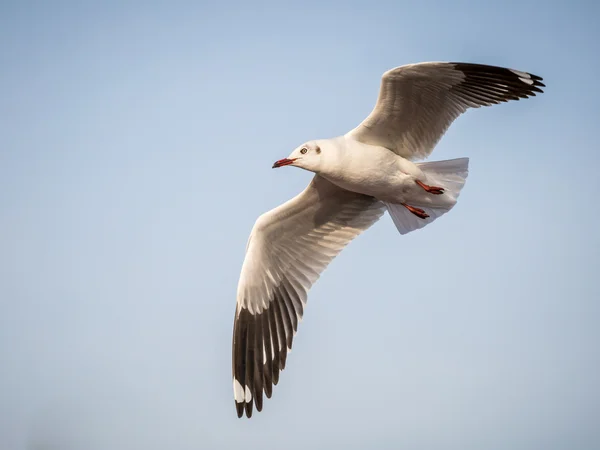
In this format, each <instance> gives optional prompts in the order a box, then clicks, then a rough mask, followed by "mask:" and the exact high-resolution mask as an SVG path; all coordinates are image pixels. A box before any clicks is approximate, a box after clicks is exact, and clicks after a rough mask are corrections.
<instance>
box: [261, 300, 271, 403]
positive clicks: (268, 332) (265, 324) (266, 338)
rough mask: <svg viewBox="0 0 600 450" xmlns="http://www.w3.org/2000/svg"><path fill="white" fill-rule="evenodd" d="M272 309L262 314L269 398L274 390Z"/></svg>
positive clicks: (265, 384) (265, 373)
mask: <svg viewBox="0 0 600 450" xmlns="http://www.w3.org/2000/svg"><path fill="white" fill-rule="evenodd" d="M270 309H271V308H270V307H269V308H268V309H267V310H265V311H263V312H262V314H261V322H262V329H263V345H264V353H265V358H264V359H265V360H264V361H263V371H264V389H265V395H266V396H267V398H271V394H272V392H273V348H272V347H271V346H272V345H273V344H272V340H271V329H270V324H269V322H270V320H269V315H270V314H269V313H270V312H269V310H270Z"/></svg>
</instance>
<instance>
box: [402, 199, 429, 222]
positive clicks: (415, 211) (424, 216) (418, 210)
mask: <svg viewBox="0 0 600 450" xmlns="http://www.w3.org/2000/svg"><path fill="white" fill-rule="evenodd" d="M401 205H402V206H404V207H405V208H406V209H408V210H409V211H410V212H411V213H413V214H414V215H415V216H417V217H419V218H420V219H427V218H428V217H429V214H427V213H426V212H425V211H423V210H422V209H421V208H415V207H414V206H410V205H407V204H406V203H401Z"/></svg>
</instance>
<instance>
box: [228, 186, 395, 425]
mask: <svg viewBox="0 0 600 450" xmlns="http://www.w3.org/2000/svg"><path fill="white" fill-rule="evenodd" d="M384 212H385V206H384V205H383V204H382V203H381V202H379V201H377V200H376V199H374V198H373V197H368V196H366V195H362V194H356V193H353V192H349V191H346V190H343V189H341V188H338V187H337V186H335V185H333V184H332V183H330V182H329V181H327V180H325V179H324V178H322V177H320V176H318V175H316V176H315V177H314V178H313V180H312V181H311V183H310V184H309V185H308V187H307V188H306V189H305V190H304V191H303V192H301V193H300V194H298V195H297V196H296V197H295V198H293V199H291V200H289V201H288V202H286V203H284V204H283V205H281V206H279V207H277V208H275V209H273V210H271V211H269V212H267V213H265V214H263V215H262V216H260V217H259V218H258V220H257V221H256V223H255V225H254V228H253V229H252V232H251V234H250V239H249V241H248V246H247V249H246V257H245V260H244V264H243V266H242V272H241V275H240V281H239V285H238V293H237V305H236V312H235V319H234V325H233V390H234V398H235V404H236V408H237V414H238V417H241V416H242V415H243V412H244V408H245V410H246V415H247V416H248V417H251V416H252V404H253V402H256V409H257V410H258V411H261V410H262V401H263V397H262V395H263V390H264V392H265V394H266V396H267V397H269V398H270V397H271V393H272V389H273V384H277V382H278V380H279V372H280V371H281V370H283V369H284V367H285V360H286V356H287V352H288V351H289V350H291V348H292V339H293V337H294V335H295V333H296V330H297V327H298V322H299V321H300V320H301V319H302V313H303V309H304V307H305V305H306V298H307V292H308V290H309V289H310V287H311V286H312V285H313V283H314V282H315V281H316V280H317V279H318V278H319V276H320V274H321V272H322V271H323V270H324V269H325V268H326V267H327V265H328V264H329V263H330V262H331V261H332V260H333V258H335V257H336V256H337V255H338V253H339V252H340V251H341V250H342V249H343V248H344V247H345V246H346V245H347V244H348V243H349V242H350V241H351V240H352V239H354V238H355V237H356V236H358V235H359V234H360V233H361V232H363V231H364V230H366V229H367V228H369V227H370V226H371V225H373V224H374V223H375V222H377V220H379V218H380V217H381V216H382V214H383V213H384Z"/></svg>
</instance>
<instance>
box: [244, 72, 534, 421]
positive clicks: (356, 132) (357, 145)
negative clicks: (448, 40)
mask: <svg viewBox="0 0 600 450" xmlns="http://www.w3.org/2000/svg"><path fill="white" fill-rule="evenodd" d="M542 87H545V85H544V84H543V83H542V78H541V77H539V76H537V75H533V74H531V73H527V72H522V71H519V70H514V69H508V68H503V67H497V66H490V65H482V64H473V63H464V62H423V63H417V64H409V65H404V66H400V67H396V68H394V69H391V70H389V71H387V72H385V73H384V74H383V76H382V79H381V84H380V90H379V97H378V99H377V102H376V104H375V107H374V109H373V110H372V112H371V113H370V114H369V116H368V117H367V118H366V119H365V120H364V121H363V122H362V123H361V124H360V125H358V127H356V128H354V129H353V130H351V131H349V132H348V133H346V134H345V135H343V136H338V137H334V138H329V139H317V140H311V141H308V142H306V143H304V144H302V145H300V146H299V147H297V148H296V149H294V151H293V152H292V153H291V154H290V155H289V156H288V157H287V158H283V159H280V160H278V161H276V162H275V163H274V164H273V168H277V167H284V166H294V167H298V168H301V169H304V170H307V171H310V172H313V173H314V174H315V175H314V177H313V178H312V180H311V181H310V183H309V185H308V186H307V187H306V189H304V190H303V191H302V192H300V193H299V194H298V195H297V196H296V197H294V198H292V199H291V200H288V201H287V202H285V203H283V204H282V205H280V206H278V207H276V208H274V209H272V210H271V211H268V212H266V213H264V214H262V215H261V216H260V217H259V218H258V219H257V220H256V222H255V224H254V227H253V228H252V231H251V233H250V237H249V239H248V243H247V246H246V253H245V258H244V262H243V265H242V270H241V274H240V278H239V284H238V290H237V302H236V309H235V317H234V323H233V345H232V347H233V349H232V353H233V355H232V359H233V364H232V366H233V367H232V372H233V395H234V400H235V406H236V411H237V415H238V417H242V416H243V415H244V411H245V413H246V417H248V418H250V417H252V411H253V405H256V410H257V411H262V407H263V393H264V394H265V396H266V397H267V398H271V395H272V392H273V386H274V385H276V384H277V383H278V382H279V376H280V373H281V371H283V370H284V368H285V364H286V358H287V355H288V353H289V352H290V351H291V349H292V342H293V340H294V336H295V334H296V332H297V330H298V323H299V322H300V321H301V319H302V316H303V313H304V308H305V307H306V301H307V295H308V291H309V289H310V288H311V287H312V285H313V284H314V283H315V282H316V281H317V279H318V278H319V277H320V275H321V273H322V272H323V271H324V270H325V268H326V267H327V266H328V265H329V263H330V262H331V261H332V260H333V259H334V258H335V257H336V256H337V255H338V254H339V253H340V252H341V251H342V249H344V247H346V245H348V243H350V241H352V240H353V239H354V238H356V237H357V236H358V235H359V234H361V233H362V232H363V231H365V230H367V229H368V228H370V227H371V226H372V225H373V224H374V223H375V222H377V221H378V220H379V219H380V218H381V217H382V215H383V214H384V213H385V211H386V210H387V211H388V212H389V214H390V216H391V218H392V221H393V223H394V225H395V226H396V228H397V229H398V232H399V233H400V234H407V233H410V232H412V231H415V230H418V229H420V228H422V227H424V226H426V225H428V224H430V223H431V222H433V221H434V220H436V219H437V218H439V217H441V216H442V215H443V214H445V213H447V212H448V211H450V210H451V209H452V208H453V207H454V205H455V204H456V202H457V199H458V196H459V194H460V191H461V190H462V188H463V186H464V184H465V181H466V178H467V175H468V163H469V159H468V158H458V159H452V160H446V161H434V162H415V161H418V160H422V159H424V158H426V157H428V156H429V155H430V154H431V152H432V151H433V149H434V147H435V146H436V145H437V143H438V141H439V140H440V139H441V137H442V136H443V135H444V134H445V132H446V131H447V129H448V127H449V126H450V125H451V124H452V122H453V121H454V120H455V119H456V118H457V117H458V116H460V115H461V114H463V113H464V112H466V111H467V110H468V109H470V108H479V107H481V106H490V105H494V104H497V103H502V102H508V101H509V100H519V99H521V98H528V97H531V96H535V95H536V93H541V92H543V90H542V89H541V88H542Z"/></svg>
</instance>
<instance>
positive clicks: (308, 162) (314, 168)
mask: <svg viewBox="0 0 600 450" xmlns="http://www.w3.org/2000/svg"><path fill="white" fill-rule="evenodd" d="M321 156H322V149H321V147H320V146H319V145H318V144H317V143H316V142H315V141H310V142H306V143H305V144H302V145H301V146H300V147H298V148H296V149H295V150H294V151H293V152H292V153H290V156H288V157H287V158H283V159H280V160H279V161H275V164H273V169H275V168H277V167H283V166H296V167H300V168H301V169H305V170H309V171H311V172H315V173H316V172H318V171H319V169H320V167H321V163H322V158H321Z"/></svg>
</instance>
